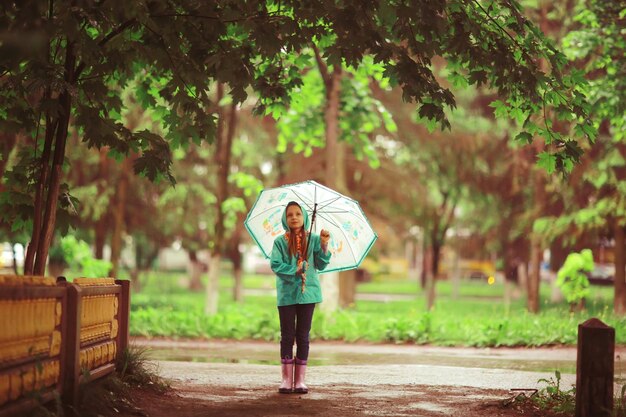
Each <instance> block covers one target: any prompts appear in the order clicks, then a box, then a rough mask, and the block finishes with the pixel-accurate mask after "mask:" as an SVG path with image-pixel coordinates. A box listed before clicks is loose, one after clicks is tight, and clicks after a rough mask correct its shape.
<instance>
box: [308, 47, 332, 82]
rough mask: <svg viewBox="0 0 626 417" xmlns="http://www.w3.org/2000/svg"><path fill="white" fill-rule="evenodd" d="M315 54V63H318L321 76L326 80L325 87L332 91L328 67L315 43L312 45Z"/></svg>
mask: <svg viewBox="0 0 626 417" xmlns="http://www.w3.org/2000/svg"><path fill="white" fill-rule="evenodd" d="M311 45H312V48H313V52H315V61H316V62H317V66H318V68H319V70H320V74H321V75H322V80H324V85H325V86H326V90H329V89H330V84H331V79H330V74H329V73H328V65H326V63H325V62H324V60H323V59H322V55H321V54H320V50H319V48H318V47H317V45H315V44H314V43H311Z"/></svg>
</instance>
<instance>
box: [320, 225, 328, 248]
mask: <svg viewBox="0 0 626 417" xmlns="http://www.w3.org/2000/svg"><path fill="white" fill-rule="evenodd" d="M329 241H330V232H329V231H328V230H324V229H322V231H321V232H320V243H321V244H322V246H323V247H324V246H327V245H328V242H329Z"/></svg>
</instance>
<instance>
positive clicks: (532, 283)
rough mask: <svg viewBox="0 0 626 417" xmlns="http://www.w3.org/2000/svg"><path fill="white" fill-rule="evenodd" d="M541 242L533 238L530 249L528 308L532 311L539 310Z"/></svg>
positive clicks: (536, 311)
mask: <svg viewBox="0 0 626 417" xmlns="http://www.w3.org/2000/svg"><path fill="white" fill-rule="evenodd" d="M541 259H542V250H541V244H540V243H539V241H538V240H537V239H533V242H532V244H531V250H530V271H529V274H528V288H527V292H528V299H527V304H526V308H527V309H528V311H529V312H530V313H538V312H539V282H540V277H541V275H540V274H541Z"/></svg>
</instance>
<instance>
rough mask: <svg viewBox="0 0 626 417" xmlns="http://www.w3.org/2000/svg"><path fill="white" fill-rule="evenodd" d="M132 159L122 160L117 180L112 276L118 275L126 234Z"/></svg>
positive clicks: (112, 244)
mask: <svg viewBox="0 0 626 417" xmlns="http://www.w3.org/2000/svg"><path fill="white" fill-rule="evenodd" d="M130 167H131V159H130V158H126V159H124V161H123V162H122V169H121V172H120V177H119V179H118V182H117V192H116V200H115V208H114V211H113V235H112V236H111V264H112V267H111V272H110V276H111V277H117V276H118V273H119V263H120V256H121V254H122V246H123V245H122V238H123V235H124V230H125V229H126V227H125V219H124V214H125V212H126V195H127V193H128V181H129V176H130Z"/></svg>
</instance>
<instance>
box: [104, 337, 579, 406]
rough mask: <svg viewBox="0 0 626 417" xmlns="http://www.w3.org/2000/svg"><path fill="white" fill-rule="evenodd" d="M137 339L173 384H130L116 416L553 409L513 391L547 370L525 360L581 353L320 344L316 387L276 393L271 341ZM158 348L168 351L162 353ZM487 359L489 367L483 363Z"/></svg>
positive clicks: (566, 378)
mask: <svg viewBox="0 0 626 417" xmlns="http://www.w3.org/2000/svg"><path fill="white" fill-rule="evenodd" d="M141 344H142V345H144V346H147V347H150V349H152V350H151V354H152V356H151V358H152V362H151V363H152V364H153V365H154V366H155V369H154V370H155V371H156V373H158V374H159V375H160V376H161V377H162V378H164V379H165V380H166V381H168V383H169V384H170V388H169V389H168V390H167V391H166V392H162V393H158V392H155V391H152V390H149V389H139V388H135V389H133V390H132V392H131V393H130V394H131V395H130V397H129V398H130V399H131V401H130V404H128V405H129V407H122V409H120V410H119V412H116V413H115V414H114V415H116V416H121V417H126V416H128V417H130V416H143V417H166V416H167V417H170V416H174V417H200V416H219V417H232V416H348V417H351V416H426V417H431V416H463V417H479V416H480V417H483V416H496V417H513V416H533V417H539V416H542V417H550V416H552V415H553V414H550V413H548V412H546V411H543V410H538V409H537V408H536V407H535V406H534V405H533V404H532V402H530V401H513V399H514V398H515V396H516V395H518V394H519V391H511V389H515V388H529V389H530V388H540V386H539V385H538V383H537V381H538V379H540V378H547V377H549V376H550V375H551V372H537V371H530V370H526V368H525V367H522V366H521V365H526V364H536V363H537V360H539V359H545V360H548V361H549V364H552V363H557V362H558V360H559V359H567V360H568V361H569V362H571V360H572V358H575V350H572V349H568V348H565V349H562V348H559V349H536V350H530V349H523V350H519V349H497V350H490V349H456V348H455V349H446V348H436V347H420V346H395V345H394V346H389V345H375V346H372V345H354V344H351V345H347V344H338V343H318V344H316V345H315V349H316V351H315V353H316V356H315V357H316V358H317V359H318V361H319V362H318V363H317V364H315V365H312V366H309V369H308V371H307V383H308V385H309V390H310V391H309V393H308V394H306V395H298V394H279V393H278V392H277V389H278V384H279V382H280V368H279V365H277V364H272V362H271V361H269V358H271V357H273V356H275V352H274V350H275V346H274V345H273V344H271V343H259V342H233V341H209V342H202V341H169V340H162V341H155V340H152V341H145V340H144V341H143V342H141ZM158 349H164V350H163V351H162V354H160V353H159V352H158ZM241 358H249V359H250V361H249V362H248V361H241ZM519 359H523V362H520V361H518V360H519ZM486 364H488V365H489V367H479V366H477V365H483V366H485V365H486ZM502 365H507V366H510V367H511V368H509V369H504V368H503V367H502ZM516 368H517V369H516ZM574 381H575V379H574V375H571V374H564V375H563V381H562V382H563V386H564V387H565V386H568V385H569V384H571V383H572V382H574ZM530 392H531V391H527V393H528V394H530ZM131 404H132V405H131Z"/></svg>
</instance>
